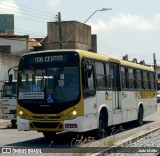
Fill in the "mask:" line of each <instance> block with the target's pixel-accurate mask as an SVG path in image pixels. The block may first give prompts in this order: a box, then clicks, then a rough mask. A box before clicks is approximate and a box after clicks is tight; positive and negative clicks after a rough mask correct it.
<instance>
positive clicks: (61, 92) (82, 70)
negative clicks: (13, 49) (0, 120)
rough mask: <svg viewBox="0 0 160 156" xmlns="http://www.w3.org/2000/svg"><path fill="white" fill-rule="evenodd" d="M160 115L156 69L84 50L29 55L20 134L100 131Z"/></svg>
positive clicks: (22, 74) (22, 77) (21, 85)
mask: <svg viewBox="0 0 160 156" xmlns="http://www.w3.org/2000/svg"><path fill="white" fill-rule="evenodd" d="M156 110H157V102H156V83H155V71H154V69H153V67H149V66H145V65H141V64H137V63H133V62H129V61H125V60H119V59H114V58H111V57H108V56H104V55H101V54H98V53H92V52H88V51H83V50H75V49H73V50H72V49H68V50H67V49H61V50H49V51H40V52H33V53H27V54H24V55H22V57H21V58H20V61H19V68H18V80H17V126H18V130H21V131H27V130H28V131H29V130H34V131H38V132H43V134H44V136H45V137H46V138H48V139H53V138H54V137H55V135H56V132H62V131H68V132H85V131H90V130H94V132H95V136H96V137H97V138H103V137H104V134H105V133H106V131H107V127H108V126H111V125H116V124H120V123H125V122H129V121H133V120H135V121H136V123H137V124H138V125H142V124H143V118H144V117H146V116H148V115H150V114H152V113H154V112H155V111H156Z"/></svg>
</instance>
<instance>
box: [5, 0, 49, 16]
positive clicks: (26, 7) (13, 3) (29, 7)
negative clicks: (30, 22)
mask: <svg viewBox="0 0 160 156" xmlns="http://www.w3.org/2000/svg"><path fill="white" fill-rule="evenodd" d="M5 1H7V2H8V3H11V4H15V3H13V2H11V1H8V0H5ZM16 5H17V6H21V7H24V8H28V9H30V10H35V11H37V12H38V13H39V12H40V14H41V13H44V14H45V16H46V14H48V15H51V16H52V14H51V13H49V12H46V11H42V10H38V9H33V8H30V7H28V6H24V5H20V4H16Z"/></svg>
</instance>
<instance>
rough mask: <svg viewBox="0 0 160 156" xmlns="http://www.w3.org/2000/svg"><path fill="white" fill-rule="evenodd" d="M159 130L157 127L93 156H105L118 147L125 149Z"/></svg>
mask: <svg viewBox="0 0 160 156" xmlns="http://www.w3.org/2000/svg"><path fill="white" fill-rule="evenodd" d="M159 129H160V126H159V127H157V128H154V129H152V130H150V131H148V132H145V133H144V134H142V135H139V136H136V137H134V138H132V139H130V140H127V141H124V142H122V143H121V144H119V145H116V146H113V147H109V148H107V149H106V150H103V151H101V152H100V153H96V154H92V155H91V156H104V154H105V153H111V152H112V151H113V150H114V148H115V147H117V148H119V147H125V146H126V145H128V144H130V143H133V142H135V141H137V140H139V139H140V138H142V137H145V136H147V135H149V134H151V133H153V132H155V131H157V130H159ZM112 153H113V152H112Z"/></svg>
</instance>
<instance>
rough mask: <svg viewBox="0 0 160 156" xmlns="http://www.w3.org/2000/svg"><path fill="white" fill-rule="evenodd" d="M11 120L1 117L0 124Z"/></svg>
mask: <svg viewBox="0 0 160 156" xmlns="http://www.w3.org/2000/svg"><path fill="white" fill-rule="evenodd" d="M10 122H11V121H10V120H4V119H0V124H2V123H10Z"/></svg>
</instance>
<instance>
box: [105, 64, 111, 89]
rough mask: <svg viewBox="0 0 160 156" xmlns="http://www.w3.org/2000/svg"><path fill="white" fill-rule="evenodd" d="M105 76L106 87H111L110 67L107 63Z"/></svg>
mask: <svg viewBox="0 0 160 156" xmlns="http://www.w3.org/2000/svg"><path fill="white" fill-rule="evenodd" d="M106 78H107V88H111V86H112V82H111V75H110V68H109V64H108V63H106Z"/></svg>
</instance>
